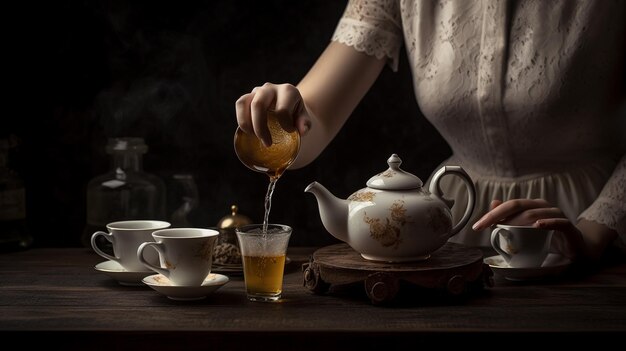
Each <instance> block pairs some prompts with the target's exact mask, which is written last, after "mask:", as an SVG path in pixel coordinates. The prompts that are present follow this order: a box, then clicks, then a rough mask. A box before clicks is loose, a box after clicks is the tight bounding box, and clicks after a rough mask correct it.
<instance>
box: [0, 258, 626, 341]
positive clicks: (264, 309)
mask: <svg viewBox="0 0 626 351" xmlns="http://www.w3.org/2000/svg"><path fill="white" fill-rule="evenodd" d="M313 251H314V249H313V248H291V249H290V251H289V257H290V258H291V259H292V262H291V263H290V264H289V265H288V266H287V267H286V270H287V272H286V275H285V284H284V295H283V296H284V299H283V300H282V301H281V302H279V303H258V302H250V301H248V300H247V299H246V296H245V291H244V284H243V278H242V277H241V276H237V275H231V276H230V281H229V282H228V283H227V284H226V285H225V286H223V287H222V288H221V289H219V290H217V291H216V292H215V293H213V294H211V295H210V296H208V297H207V298H206V299H203V300H199V301H187V302H183V301H174V300H170V299H168V298H167V297H165V296H163V295H161V294H159V293H157V292H156V291H154V290H152V289H151V288H149V287H147V286H144V287H141V286H140V287H128V286H122V285H120V284H118V283H117V282H116V281H115V280H113V279H112V278H110V277H109V276H107V275H105V274H103V273H101V272H98V271H96V270H95V268H94V266H95V265H96V264H97V263H99V262H102V261H103V259H102V258H101V257H100V256H97V255H96V254H95V253H93V252H92V251H91V250H88V249H80V248H50V249H31V250H28V251H22V252H14V253H3V254H0V282H1V283H0V333H1V334H0V336H2V340H3V342H8V341H10V340H13V339H14V340H15V341H17V342H20V343H21V344H20V345H27V344H29V343H33V345H35V344H37V343H38V342H39V341H42V340H43V341H44V342H46V343H47V344H48V345H57V346H64V347H66V348H68V349H106V350H114V349H137V350H138V348H140V349H142V350H143V349H145V350H155V349H170V350H175V349H219V350H229V349H239V346H242V348H243V346H244V345H252V346H258V347H259V348H260V349H267V348H269V347H272V346H275V347H276V348H278V347H280V348H283V349H297V350H308V349H311V350H312V349H317V350H319V349H326V350H334V349H345V348H346V347H348V349H351V348H350V347H349V346H359V347H360V348H359V349H361V350H362V349H374V348H376V349H380V348H381V347H383V348H386V349H394V348H395V347H396V346H397V347H399V348H400V347H403V346H401V345H405V344H406V343H410V345H415V346H417V345H420V344H421V343H422V342H427V341H433V340H434V341H435V342H444V343H449V344H451V343H457V342H464V343H465V342H472V341H479V340H482V341H480V342H481V343H482V344H484V343H485V341H484V340H487V339H485V338H493V337H498V336H503V337H509V336H511V335H528V338H515V340H516V341H515V343H516V344H519V343H523V342H526V341H528V340H530V337H532V336H535V335H541V336H543V337H545V336H549V335H554V336H556V337H559V338H561V340H577V339H579V338H581V337H584V338H587V337H589V336H590V334H603V335H616V334H621V335H623V334H624V333H625V332H626V262H624V261H621V262H620V261H619V260H610V261H607V262H603V263H602V264H601V265H599V266H597V267H593V268H590V269H585V270H580V267H575V266H574V267H572V268H571V269H570V270H569V271H566V272H565V273H563V274H562V275H561V276H560V277H556V278H553V279H550V280H545V281H532V282H512V281H508V280H505V279H503V278H502V277H500V276H497V275H496V276H495V285H494V286H492V287H489V286H486V287H485V288H484V289H482V290H481V289H479V290H476V291H473V292H471V293H467V294H463V295H462V296H461V297H458V296H457V297H450V296H446V295H445V294H439V293H437V292H434V293H433V292H429V291H423V292H420V291H417V292H411V293H410V294H405V295H402V296H400V297H399V298H398V299H397V301H395V302H394V303H392V304H388V305H384V306H379V305H374V304H372V303H371V301H370V300H369V299H368V298H367V296H366V294H365V293H364V292H363V288H362V286H360V285H359V286H347V287H337V289H331V291H330V292H329V293H326V294H323V295H317V294H313V293H312V292H311V291H309V290H308V289H307V288H306V287H305V286H304V285H303V273H302V264H303V263H306V262H308V259H309V257H310V255H311V253H312V252H313ZM448 336H449V337H448ZM146 346H150V347H149V348H148V347H146ZM218 346H219V348H218ZM410 349H415V348H410Z"/></svg>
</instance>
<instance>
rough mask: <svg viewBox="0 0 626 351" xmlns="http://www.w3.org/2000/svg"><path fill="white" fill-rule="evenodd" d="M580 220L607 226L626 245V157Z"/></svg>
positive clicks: (581, 215)
mask: <svg viewBox="0 0 626 351" xmlns="http://www.w3.org/2000/svg"><path fill="white" fill-rule="evenodd" d="M578 218H584V219H587V220H590V221H594V222H596V223H600V224H604V225H606V226H607V227H609V228H611V229H613V230H615V231H616V232H617V233H618V234H619V235H620V238H621V239H622V242H623V243H626V155H624V156H622V159H621V160H620V162H619V163H618V164H617V167H615V170H614V171H613V174H612V175H611V178H609V181H608V182H607V183H606V184H605V185H604V188H603V189H602V192H601V193H600V196H598V199H596V201H595V202H594V203H593V204H592V205H591V206H589V207H588V208H587V209H586V210H585V211H584V212H583V213H581V214H580V216H578Z"/></svg>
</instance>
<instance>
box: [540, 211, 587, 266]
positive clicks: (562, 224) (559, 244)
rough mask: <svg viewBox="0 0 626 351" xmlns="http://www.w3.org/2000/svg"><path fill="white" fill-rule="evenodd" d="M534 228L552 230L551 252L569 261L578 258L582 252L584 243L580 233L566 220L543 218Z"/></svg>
mask: <svg viewBox="0 0 626 351" xmlns="http://www.w3.org/2000/svg"><path fill="white" fill-rule="evenodd" d="M534 226H535V227H537V228H542V229H551V230H554V235H553V236H552V243H551V248H552V251H554V252H558V253H560V254H562V255H564V256H565V257H567V258H570V259H574V258H576V257H578V256H580V255H581V254H582V252H583V251H584V247H585V241H584V239H583V236H582V233H581V232H580V230H579V229H578V227H576V226H575V225H574V223H572V222H570V221H569V220H568V219H567V218H544V219H540V220H538V221H537V222H535V224H534Z"/></svg>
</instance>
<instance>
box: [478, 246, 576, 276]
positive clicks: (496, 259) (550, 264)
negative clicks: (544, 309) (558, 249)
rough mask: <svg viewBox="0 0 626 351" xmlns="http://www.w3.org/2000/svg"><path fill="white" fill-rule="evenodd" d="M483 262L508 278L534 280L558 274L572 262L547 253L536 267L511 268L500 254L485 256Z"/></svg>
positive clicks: (563, 257) (496, 272)
mask: <svg viewBox="0 0 626 351" xmlns="http://www.w3.org/2000/svg"><path fill="white" fill-rule="evenodd" d="M484 262H485V263H486V264H488V265H489V267H491V269H492V270H493V272H494V273H495V274H498V275H501V276H503V277H504V278H505V279H508V280H515V281H520V280H534V279H542V278H546V277H551V276H555V275H558V274H559V273H561V272H563V271H564V270H565V269H566V268H567V267H568V266H569V265H570V264H571V263H572V262H571V261H570V259H568V258H567V257H565V256H561V255H558V254H553V253H551V254H548V257H547V258H546V260H545V261H544V262H543V264H542V265H541V267H537V268H513V267H510V266H509V264H508V263H506V261H505V260H504V258H502V256H500V255H496V256H491V257H487V258H485V259H484Z"/></svg>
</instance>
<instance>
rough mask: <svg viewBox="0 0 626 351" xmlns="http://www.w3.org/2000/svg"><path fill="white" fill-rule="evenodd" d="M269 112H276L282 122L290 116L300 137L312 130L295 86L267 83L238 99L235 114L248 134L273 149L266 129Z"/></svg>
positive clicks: (309, 118) (307, 114) (307, 113)
mask: <svg viewBox="0 0 626 351" xmlns="http://www.w3.org/2000/svg"><path fill="white" fill-rule="evenodd" d="M268 110H274V111H275V113H276V114H277V115H278V116H279V118H281V117H284V116H285V115H286V116H288V117H289V119H290V120H292V121H293V126H294V127H295V128H296V129H297V130H298V132H299V133H300V135H305V134H306V133H307V132H308V130H309V129H310V127H311V117H310V115H309V112H308V110H307V108H306V106H305V104H304V101H303V99H302V96H301V95H300V91H299V90H298V89H297V88H296V87H295V86H293V85H291V84H272V83H265V84H263V86H260V87H255V88H254V89H252V91H251V92H250V93H248V94H244V95H242V96H241V97H240V98H239V99H237V101H236V102H235V112H236V114H237V123H238V124H239V127H241V129H243V131H244V132H246V133H254V134H255V135H257V136H258V137H259V139H261V141H262V142H263V144H265V146H270V145H272V137H271V135H270V131H269V129H268V127H267V111H268Z"/></svg>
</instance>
